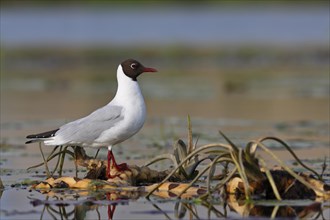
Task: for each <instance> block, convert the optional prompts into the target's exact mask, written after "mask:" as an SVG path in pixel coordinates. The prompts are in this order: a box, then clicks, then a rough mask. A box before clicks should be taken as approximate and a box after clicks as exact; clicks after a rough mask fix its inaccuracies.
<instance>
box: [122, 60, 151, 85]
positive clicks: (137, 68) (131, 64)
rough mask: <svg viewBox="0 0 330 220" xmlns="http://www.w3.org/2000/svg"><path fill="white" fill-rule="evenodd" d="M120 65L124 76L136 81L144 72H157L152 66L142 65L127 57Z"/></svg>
mask: <svg viewBox="0 0 330 220" xmlns="http://www.w3.org/2000/svg"><path fill="white" fill-rule="evenodd" d="M121 67H122V68H123V71H124V73H125V75H126V76H128V77H130V78H131V79H132V80H134V81H136V78H137V77H138V76H139V75H140V74H141V73H144V72H157V70H156V69H154V68H149V67H144V66H143V65H142V64H141V63H140V62H139V61H137V60H134V59H128V60H125V61H123V62H122V63H121Z"/></svg>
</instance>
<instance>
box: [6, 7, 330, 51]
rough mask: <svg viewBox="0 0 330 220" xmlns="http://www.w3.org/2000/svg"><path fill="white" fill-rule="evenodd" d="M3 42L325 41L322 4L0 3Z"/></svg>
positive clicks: (325, 13)
mask: <svg viewBox="0 0 330 220" xmlns="http://www.w3.org/2000/svg"><path fill="white" fill-rule="evenodd" d="M0 18H1V19H0V25H1V45H2V46H27V45H29V46H31V45H33V46H44V45H48V46H54V45H55V46H57V45H71V46H81V45H84V46H86V45H89V46H93V45H118V46H123V45H126V46H127V45H128V46H141V45H158V44H161V45H168V44H186V45H199V46H203V45H214V44H220V45H226V44H273V45H280V44H284V45H292V44H294V45H300V44H326V45H328V44H329V25H330V24H329V23H330V22H329V10H328V7H321V6H318V7H317V6H310V7H308V6H297V7H294V6H292V5H291V6H274V5H272V6H259V7H252V6H250V7H245V8H243V7H233V6H231V7H229V6H226V7H225V6H220V5H216V6H214V7H210V6H208V7H207V6H203V7H184V6H181V7H170V6H160V5H152V6H143V7H142V6H137V7H132V6H129V5H126V6H125V7H124V6H122V7H118V6H116V7H113V6H112V7H111V6H105V7H101V6H99V7H95V6H94V7H82V6H72V5H71V6H68V7H64V6H61V7H59V6H56V7H50V6H48V7H23V8H22V7H20V8H18V7H2V8H1V15H0Z"/></svg>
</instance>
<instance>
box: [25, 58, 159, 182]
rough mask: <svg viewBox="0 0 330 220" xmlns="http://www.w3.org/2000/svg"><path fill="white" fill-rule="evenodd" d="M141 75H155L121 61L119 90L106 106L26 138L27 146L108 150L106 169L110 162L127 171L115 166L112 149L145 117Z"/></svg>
mask: <svg viewBox="0 0 330 220" xmlns="http://www.w3.org/2000/svg"><path fill="white" fill-rule="evenodd" d="M143 72H157V70H156V69H154V68H147V67H144V66H143V65H142V64H141V63H140V62H138V61H136V60H134V59H128V60H125V61H123V62H122V63H121V64H120V65H119V66H118V69H117V81H118V88H117V92H116V95H115V97H114V98H113V99H112V101H111V102H109V103H108V104H107V105H105V106H103V107H101V108H99V109H97V110H95V111H94V112H92V113H91V114H89V115H88V116H86V117H84V118H80V119H78V120H75V121H72V122H70V123H67V124H65V125H63V126H61V127H60V128H58V129H55V130H52V131H47V132H43V133H40V134H32V135H28V136H27V137H26V138H28V139H31V140H29V141H27V142H26V144H29V143H34V142H44V144H45V145H49V146H59V145H61V146H81V147H93V148H97V149H100V148H103V147H108V170H107V176H108V177H109V178H111V175H110V161H111V160H113V164H114V166H115V167H116V168H117V170H119V171H123V170H127V169H128V167H127V164H126V163H123V164H117V163H116V161H115V158H114V156H113V153H112V146H114V145H116V144H118V143H121V142H123V141H125V140H127V139H128V138H130V137H132V136H133V135H134V134H136V133H137V132H138V131H139V130H140V129H141V128H142V126H143V124H144V121H145V118H146V106H145V103H144V98H143V95H142V93H141V90H140V87H139V84H138V82H137V77H138V76H139V75H140V74H141V73H143Z"/></svg>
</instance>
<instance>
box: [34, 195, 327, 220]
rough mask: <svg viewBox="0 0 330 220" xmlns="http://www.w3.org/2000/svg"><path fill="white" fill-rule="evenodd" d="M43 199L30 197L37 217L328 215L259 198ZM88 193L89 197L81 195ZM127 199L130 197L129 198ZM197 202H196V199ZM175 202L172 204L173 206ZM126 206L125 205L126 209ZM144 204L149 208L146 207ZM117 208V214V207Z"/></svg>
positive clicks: (304, 204)
mask: <svg viewBox="0 0 330 220" xmlns="http://www.w3.org/2000/svg"><path fill="white" fill-rule="evenodd" d="M43 193H46V194H45V197H44V199H34V198H30V200H31V204H32V205H33V206H34V207H36V206H43V209H42V212H41V214H40V219H48V218H53V219H90V218H92V219H122V218H125V217H124V216H123V215H122V214H123V209H122V208H123V207H124V209H126V211H127V210H128V211H129V212H130V215H131V216H135V217H136V218H139V219H140V218H141V219H142V218H144V216H149V218H150V217H151V218H152V216H154V218H156V216H157V219H159V218H161V219H184V218H190V219H199V218H205V217H206V218H207V219H214V218H216V219H218V218H225V217H252V216H253V217H272V218H284V217H290V218H291V217H298V218H313V219H326V218H327V217H329V216H324V215H323V211H324V210H323V209H324V208H323V207H322V204H321V203H318V202H312V201H306V200H304V201H294V202H290V201H286V202H285V201H284V202H283V201H282V202H281V203H279V202H275V201H262V202H260V201H259V202H256V203H251V202H249V203H246V202H244V201H236V200H235V199H233V198H232V197H229V198H228V199H227V200H226V202H223V201H220V200H218V201H202V200H175V201H173V200H165V201H164V200H162V201H159V200H157V198H156V199H155V198H153V199H152V200H145V199H143V193H141V192H135V193H131V194H130V195H131V196H132V197H129V196H128V194H127V193H123V192H118V191H112V192H106V193H105V192H87V191H80V192H78V191H77V192H72V191H70V192H69V193H66V192H64V191H58V192H55V191H48V192H43ZM81 195H88V196H81ZM128 199H130V200H128ZM141 201H142V203H143V205H144V207H145V208H143V209H135V208H134V205H136V204H137V203H136V202H141ZM197 201H198V202H197ZM173 205H174V206H173ZM126 206H127V208H126ZM146 207H152V209H150V208H146ZM118 208H119V209H121V210H119V212H118V213H116V212H117V210H118ZM327 209H329V208H327Z"/></svg>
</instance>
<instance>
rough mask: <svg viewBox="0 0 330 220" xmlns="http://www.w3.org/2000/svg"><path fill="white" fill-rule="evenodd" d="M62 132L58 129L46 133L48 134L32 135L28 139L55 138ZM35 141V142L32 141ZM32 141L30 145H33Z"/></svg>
mask: <svg viewBox="0 0 330 220" xmlns="http://www.w3.org/2000/svg"><path fill="white" fill-rule="evenodd" d="M58 130H60V129H59V128H58V129H55V130H51V131H46V132H43V133H39V134H30V135H28V136H26V138H28V139H32V138H49V137H54V136H55V134H56V132H57V131H58ZM31 141H33V140H31ZM31 141H28V142H29V143H31Z"/></svg>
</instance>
